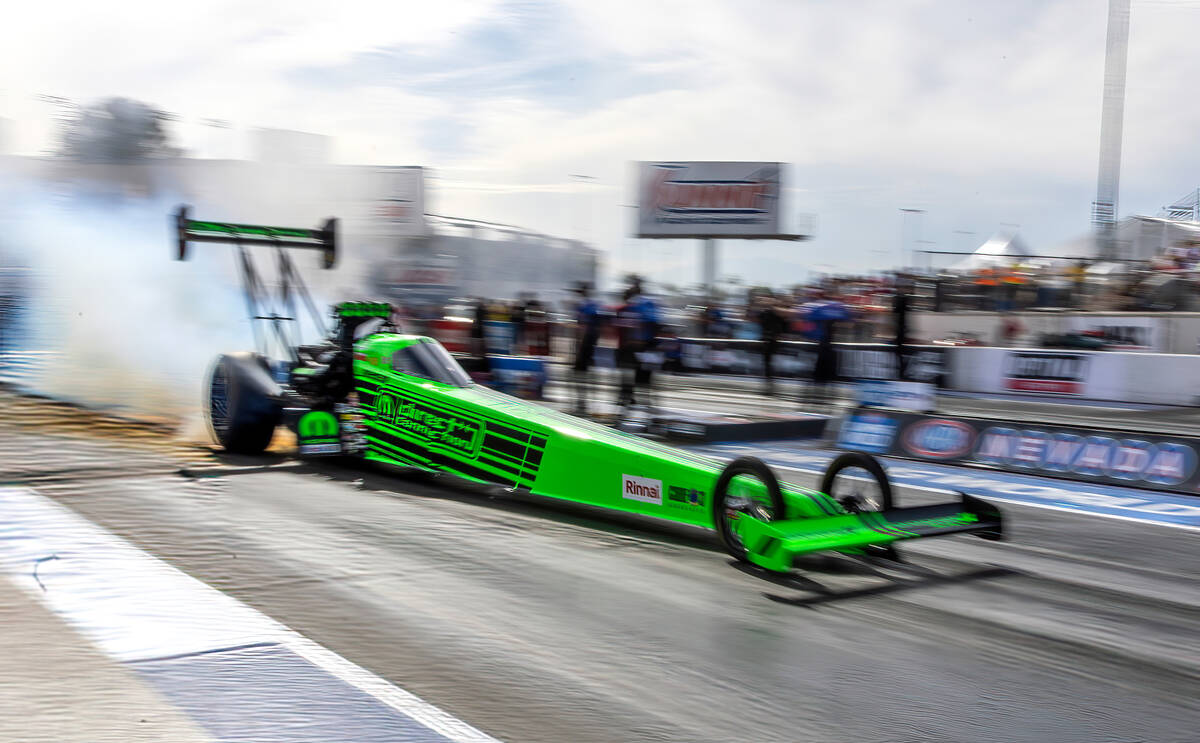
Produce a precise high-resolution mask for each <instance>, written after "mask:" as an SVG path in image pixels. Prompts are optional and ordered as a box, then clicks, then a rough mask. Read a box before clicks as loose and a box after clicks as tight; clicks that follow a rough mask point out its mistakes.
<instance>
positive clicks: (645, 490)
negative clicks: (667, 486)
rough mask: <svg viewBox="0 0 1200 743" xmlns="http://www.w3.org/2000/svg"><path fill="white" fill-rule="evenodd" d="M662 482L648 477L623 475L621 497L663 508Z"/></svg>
mask: <svg viewBox="0 0 1200 743" xmlns="http://www.w3.org/2000/svg"><path fill="white" fill-rule="evenodd" d="M662 490H663V484H662V480H651V479H650V478H648V477H635V476H633V475H621V497H622V498H628V499H629V500H636V501H641V502H642V503H651V504H653V505H656V506H661V505H662V502H663V493H662Z"/></svg>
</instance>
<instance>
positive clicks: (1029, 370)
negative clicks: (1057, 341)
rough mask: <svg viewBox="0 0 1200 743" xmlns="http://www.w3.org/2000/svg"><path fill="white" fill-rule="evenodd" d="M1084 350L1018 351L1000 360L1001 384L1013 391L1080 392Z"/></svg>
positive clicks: (1085, 362)
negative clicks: (1002, 374) (1002, 377)
mask: <svg viewBox="0 0 1200 743" xmlns="http://www.w3.org/2000/svg"><path fill="white" fill-rule="evenodd" d="M1090 363H1091V357H1090V356H1088V355H1087V354H1075V353H1048V352H1041V351H1020V352H1015V353H1010V354H1009V355H1008V358H1006V359H1005V362H1004V388H1005V389H1006V390H1009V391H1013V392H1050V393H1054V394H1060V395H1082V394H1083V393H1084V390H1085V389H1086V387H1087V381H1088V367H1089V366H1090Z"/></svg>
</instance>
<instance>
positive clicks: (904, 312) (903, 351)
mask: <svg viewBox="0 0 1200 743" xmlns="http://www.w3.org/2000/svg"><path fill="white" fill-rule="evenodd" d="M908 292H909V287H908V281H907V280H906V279H901V280H899V281H897V282H896V293H895V294H894V295H893V297H892V321H893V326H892V327H893V329H894V330H895V338H894V344H895V345H894V352H895V354H896V376H897V377H898V378H899V379H907V378H908V347H907V344H908V313H909V296H908Z"/></svg>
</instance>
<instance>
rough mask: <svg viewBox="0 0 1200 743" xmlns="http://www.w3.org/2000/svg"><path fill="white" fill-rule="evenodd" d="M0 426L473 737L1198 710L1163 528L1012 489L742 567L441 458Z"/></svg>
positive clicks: (1166, 726) (6, 447) (1001, 733)
mask: <svg viewBox="0 0 1200 743" xmlns="http://www.w3.org/2000/svg"><path fill="white" fill-rule="evenodd" d="M0 433H2V435H0V481H3V482H5V483H6V484H8V485H21V486H29V487H31V488H32V489H33V490H35V491H36V492H38V493H40V494H42V495H45V496H49V497H51V498H53V499H55V500H56V501H58V502H59V503H62V504H65V505H67V506H68V507H69V508H71V509H73V510H74V511H76V512H77V513H80V514H82V515H83V516H85V517H86V518H88V519H90V520H91V521H93V522H95V523H97V524H99V525H101V526H103V527H104V528H106V529H108V530H110V531H111V532H113V533H115V534H117V535H118V536H121V537H123V538H125V539H127V540H129V541H130V542H132V543H134V544H136V545H137V546H139V547H141V548H142V549H144V550H146V551H148V552H150V553H152V554H154V555H156V556H158V557H160V558H162V559H164V560H166V561H167V562H168V563H170V564H171V565H173V566H175V567H177V568H179V569H180V570H182V571H184V572H185V573H187V574H189V575H191V576H193V577H195V578H198V579H200V580H202V581H204V582H205V583H207V584H208V585H210V586H213V587H215V588H217V589H219V590H221V591H224V592H226V593H227V594H229V595H231V596H233V597H235V598H237V599H240V600H241V601H242V602H244V603H246V604H249V605H250V606H252V607H254V608H256V609H258V610H259V611H261V612H263V613H264V614H266V615H268V616H270V617H272V618H273V619H275V620H277V621H279V622H282V623H284V624H286V625H287V626H288V627H291V628H292V629H294V630H296V631H298V632H300V633H302V634H303V635H305V636H306V637H308V638H310V639H312V640H314V641H316V642H318V643H320V644H322V645H324V646H326V647H328V648H329V649H330V650H332V651H334V652H336V653H339V654H340V655H342V656H344V657H345V658H347V659H348V660H350V661H352V662H354V663H357V664H358V665H360V666H362V667H364V668H366V669H368V670H370V671H372V672H374V673H375V674H378V675H379V676H382V677H383V678H385V679H387V680H389V681H391V682H393V683H395V684H397V685H399V686H401V687H403V688H404V689H407V690H409V691H411V692H412V693H414V694H417V695H418V696H420V697H421V698H423V699H425V700H427V701H429V702H431V703H433V704H435V705H437V706H438V707H440V708H441V709H443V710H445V711H446V712H448V713H449V714H452V715H454V716H456V717H458V718H460V719H462V720H464V721H466V722H467V723H469V724H471V725H473V726H475V727H477V728H479V729H481V730H483V731H484V732H486V733H488V734H490V735H493V736H496V737H498V738H500V739H506V740H513V741H517V740H523V741H565V740H570V741H614V740H689V741H796V740H804V741H846V740H855V741H872V742H874V741H878V742H879V743H883V742H885V741H887V742H893V741H956V742H959V741H996V740H1004V741H1080V742H1084V741H1086V742H1088V743H1092V742H1093V741H1135V740H1137V741H1180V742H1182V741H1192V740H1195V731H1196V730H1197V729H1200V702H1198V701H1197V700H1198V699H1200V657H1198V656H1197V647H1196V643H1195V638H1196V637H1197V636H1198V634H1197V633H1198V631H1200V583H1198V582H1197V579H1196V578H1195V576H1196V575H1197V570H1196V568H1198V567H1200V547H1198V546H1197V535H1196V533H1195V532H1193V531H1189V530H1183V529H1177V528H1171V527H1166V526H1160V525H1155V524H1142V523H1136V522H1130V521H1125V520H1118V519H1104V518H1097V517H1094V516H1090V515H1088V514H1086V513H1068V512H1063V511H1054V510H1047V509H1043V508H1034V507H1021V506H1013V507H1006V514H1007V515H1008V516H1009V523H1010V526H1011V528H1012V534H1013V541H1012V542H1010V543H1001V544H996V543H988V542H983V541H982V540H978V539H973V538H969V537H956V538H948V539H944V540H929V541H927V542H921V543H920V544H913V545H906V546H905V547H904V548H903V549H904V551H905V554H907V555H908V556H909V557H910V560H909V562H908V563H907V564H906V565H900V566H896V565H892V564H889V563H879V564H866V563H861V562H859V561H852V560H848V559H844V558H837V557H823V556H816V557H810V558H806V559H805V561H804V563H803V565H802V568H803V570H802V571H801V572H799V573H797V574H796V576H794V577H792V578H790V579H784V580H778V579H777V580H768V579H767V578H766V577H764V576H762V575H759V574H757V573H756V572H754V571H752V570H746V569H739V568H738V567H737V566H735V565H733V564H731V563H730V560H729V559H728V557H727V556H725V555H724V553H723V552H721V551H720V549H719V547H718V545H717V543H716V540H715V538H714V537H713V536H711V535H710V534H709V533H708V532H704V531H700V530H695V529H689V528H684V527H676V526H672V525H669V524H661V523H658V522H653V521H649V520H645V519H637V518H633V517H621V516H612V515H610V514H608V513H605V512H602V511H598V510H596V509H589V508H585V507H578V506H572V505H564V504H559V503H554V502H549V501H545V500H542V499H537V498H533V497H519V498H518V497H511V496H506V495H498V494H496V493H494V492H490V491H485V490H483V489H481V488H478V487H463V486H462V485H461V484H460V483H457V482H456V481H454V480H451V479H444V478H430V477H425V476H404V475H399V474H396V473H393V472H386V471H379V470H370V469H359V468H356V467H347V466H341V465H338V464H326V463H319V464H300V463H295V462H292V461H290V460H288V459H286V458H283V457H275V458H264V459H256V460H236V459H228V458H227V459H212V458H210V459H209V460H207V461H197V458H196V457H195V456H191V457H189V458H188V459H187V461H183V460H181V459H180V457H179V456H178V454H177V453H176V452H174V451H172V450H170V449H169V448H161V449H156V448H153V447H147V446H134V445H132V444H130V445H128V446H126V447H124V448H123V447H122V445H121V444H120V443H119V442H114V441H113V440H107V441H103V442H97V441H94V440H92V439H89V438H86V437H83V436H56V435H50V434H46V433H42V432H36V431H33V430H31V429H20V430H13V429H9V428H6V429H5V430H4V431H3V432H0ZM31 448H32V450H36V451H37V452H38V456H37V459H36V461H31V460H30V458H29V457H28V456H27V453H28V452H29V451H30V450H31ZM42 469H44V470H46V471H52V472H54V473H55V474H54V475H53V476H52V477H39V475H38V473H39V470H42ZM180 470H183V471H184V472H186V473H187V474H180ZM786 475H787V477H788V479H794V480H795V481H796V482H799V483H801V484H812V481H813V479H815V478H813V477H812V476H811V475H809V474H806V473H804V472H801V471H789V472H787V473H786ZM929 497H936V496H931V495H929V494H927V493H925V494H922V491H918V490H908V489H904V490H902V492H901V498H902V499H909V500H905V501H903V502H909V503H915V502H917V501H918V500H919V499H920V498H929Z"/></svg>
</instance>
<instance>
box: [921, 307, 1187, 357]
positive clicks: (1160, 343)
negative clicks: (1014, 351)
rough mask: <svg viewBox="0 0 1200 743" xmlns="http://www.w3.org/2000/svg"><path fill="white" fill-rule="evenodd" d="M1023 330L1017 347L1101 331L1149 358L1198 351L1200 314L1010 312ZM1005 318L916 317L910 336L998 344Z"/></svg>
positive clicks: (962, 314)
mask: <svg viewBox="0 0 1200 743" xmlns="http://www.w3.org/2000/svg"><path fill="white" fill-rule="evenodd" d="M1010 316H1011V317H1012V318H1014V319H1015V320H1016V321H1017V322H1018V323H1020V325H1021V326H1022V328H1023V330H1022V333H1021V334H1020V336H1018V338H1017V341H1016V345H1020V346H1033V345H1037V343H1038V341H1039V340H1040V338H1041V336H1042V335H1044V334H1062V333H1066V332H1069V331H1073V330H1087V329H1095V328H1104V329H1106V330H1107V331H1109V332H1110V333H1112V334H1115V335H1117V336H1119V337H1123V338H1125V339H1127V341H1128V345H1129V348H1128V349H1127V350H1141V351H1147V352H1153V353H1197V352H1200V313H1195V312H1162V313H1134V312H1063V313H1056V312H1055V313H1048V312H1014V313H1011V315H1010ZM1003 319H1004V316H1002V315H1000V314H999V313H996V312H916V313H913V318H912V328H913V330H912V335H913V337H914V338H916V339H918V340H921V341H925V342H928V341H934V340H937V339H939V338H946V337H948V336H950V335H951V334H954V333H972V334H974V335H976V336H978V337H979V339H980V340H981V341H983V343H985V344H987V345H1000V344H1001V343H1003V339H1002V338H1001V335H1000V333H1001V324H1002V322H1003Z"/></svg>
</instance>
